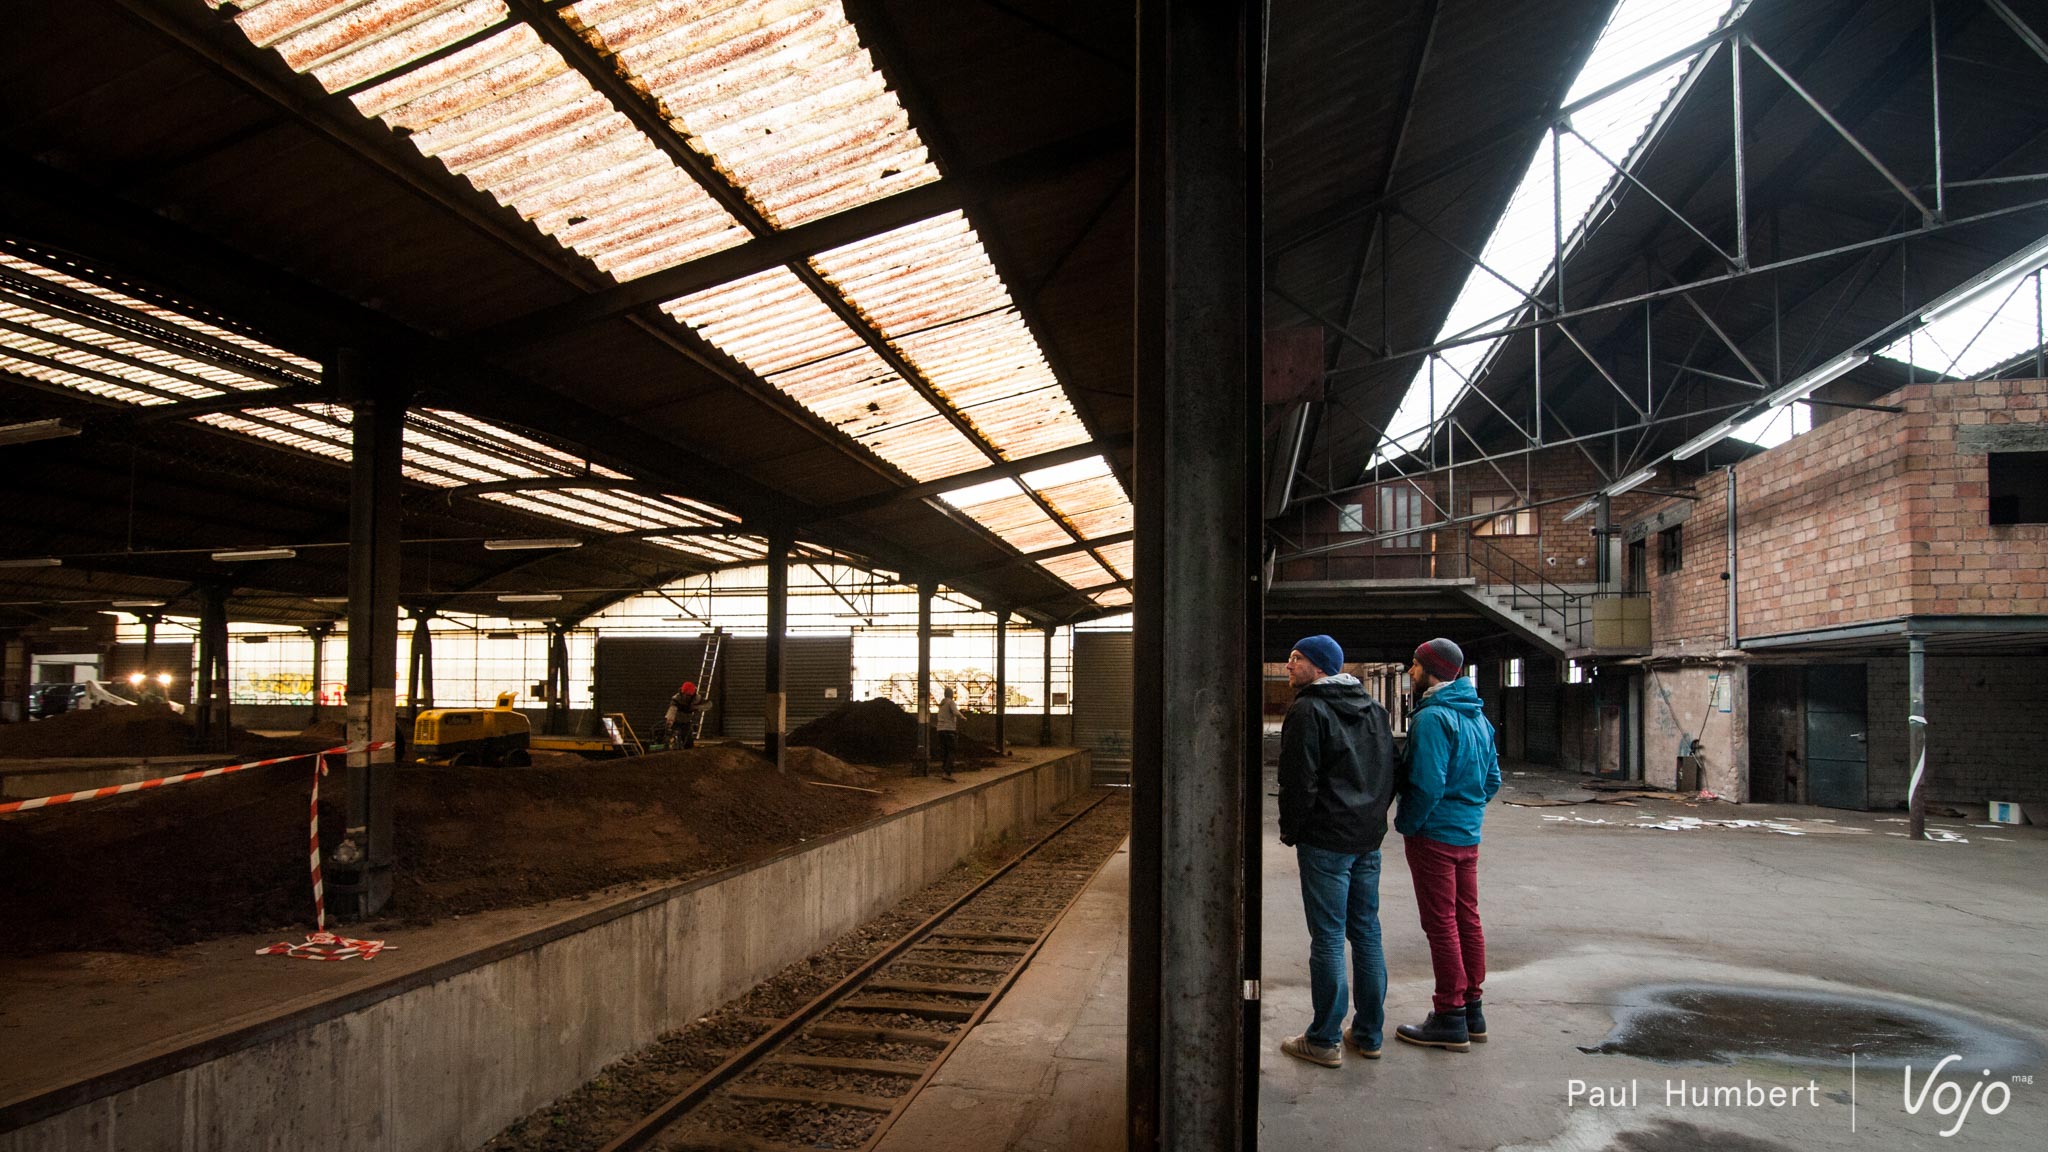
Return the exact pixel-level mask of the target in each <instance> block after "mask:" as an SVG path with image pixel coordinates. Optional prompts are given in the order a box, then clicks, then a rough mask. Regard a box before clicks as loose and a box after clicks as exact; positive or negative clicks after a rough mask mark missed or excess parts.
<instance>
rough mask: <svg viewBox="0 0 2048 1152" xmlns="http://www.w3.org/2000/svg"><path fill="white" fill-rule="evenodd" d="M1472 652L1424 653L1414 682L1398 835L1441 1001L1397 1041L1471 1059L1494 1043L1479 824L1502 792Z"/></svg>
mask: <svg viewBox="0 0 2048 1152" xmlns="http://www.w3.org/2000/svg"><path fill="white" fill-rule="evenodd" d="M1464 667H1465V653H1464V652H1463V651H1462V650H1460V649H1459V647H1458V646H1457V645H1456V644H1453V643H1451V642H1450V641H1449V640H1445V639H1442V638H1438V639H1435V640H1431V641H1429V642H1427V643H1425V644H1423V645H1422V646H1421V647H1419V648H1417V649H1416V650H1415V661H1414V663H1412V664H1410V665H1409V666H1408V678H1409V680H1410V682H1412V683H1413V684H1414V686H1415V692H1416V695H1417V697H1418V699H1417V701H1416V705H1415V711H1414V712H1413V713H1412V714H1411V715H1410V716H1409V719H1408V771H1407V774H1406V779H1405V780H1404V781H1403V782H1402V785H1401V811H1400V814H1399V815H1398V816H1396V817H1395V818H1394V828H1395V830H1396V831H1398V832H1400V833H1401V836H1402V845H1403V847H1404V848H1405V849H1406V851H1407V856H1408V873H1409V876H1410V877H1411V878H1412V879H1413V880H1414V882H1415V907H1416V909H1417V910H1418V911H1419V912H1421V914H1422V933H1423V935H1425V936H1427V937H1429V961H1430V967H1431V968H1433V969H1435V970H1436V995H1435V997H1434V999H1433V1002H1432V1004H1431V1011H1430V1014H1429V1018H1428V1019H1426V1020H1424V1021H1423V1022H1422V1023H1420V1024H1403V1025H1401V1026H1400V1027H1399V1028H1397V1029H1395V1030H1394V1034H1395V1035H1396V1036H1399V1037H1400V1038H1401V1039H1403V1040H1405V1041H1407V1042H1408V1043H1410V1044H1420V1045H1423V1046H1425V1047H1430V1048H1447V1049H1450V1050H1451V1051H1454V1052H1469V1051H1471V1049H1472V1041H1474V1040H1478V1041H1481V1042H1484V1041H1485V1040H1486V1017H1485V1015H1484V1014H1483V1013H1482V1012H1481V1008H1480V993H1481V991H1482V985H1484V984H1485V983H1486V937H1485V936H1484V935H1483V934H1482V933H1481V932H1480V928H1479V825H1480V822H1481V820H1482V819H1483V818H1484V817H1485V815H1486V804H1487V801H1489V800H1492V799H1493V794H1494V793H1496V792H1498V791H1500V756H1499V755H1498V753H1497V752H1496V750H1495V748H1494V743H1493V724H1492V722H1490V721H1489V720H1487V718H1486V713H1485V712H1483V711H1481V710H1480V703H1479V693H1478V692H1477V691H1476V690H1474V689H1473V687H1472V682H1471V681H1470V680H1467V679H1465V678H1464V677H1462V676H1460V675H1459V673H1460V672H1462V671H1463V670H1464Z"/></svg>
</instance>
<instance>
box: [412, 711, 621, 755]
mask: <svg viewBox="0 0 2048 1152" xmlns="http://www.w3.org/2000/svg"><path fill="white" fill-rule="evenodd" d="M518 696H519V694H518V693H517V692H500V693H498V702H497V704H496V705H494V706H493V707H490V708H429V709H427V710H426V711H424V712H421V713H420V714H419V716H418V717H417V718H415V719H414V720H413V724H412V749H413V757H414V758H415V759H417V760H419V761H420V762H421V763H424V764H440V765H447V766H449V767H455V768H461V767H468V766H471V765H483V766H486V767H492V768H496V767H508V768H521V767H525V766H526V765H528V764H531V763H533V756H532V750H533V749H536V748H538V749H543V750H546V751H551V752H575V753H577V754H579V755H582V756H587V757H610V756H638V755H640V754H642V753H643V752H645V751H646V750H647V749H646V748H645V747H644V746H642V745H641V743H640V738H639V737H638V736H637V735H635V734H634V732H633V726H632V725H631V724H628V723H627V722H626V717H625V715H624V714H623V713H618V712H612V713H607V714H606V715H604V716H602V717H600V718H599V721H600V726H601V729H602V731H601V732H600V733H599V734H598V735H596V736H535V735H534V734H533V722H532V721H530V720H528V719H527V718H526V717H525V716H524V715H522V714H521V713H519V712H517V711H514V710H513V708H512V702H513V701H514V700H516V699H518Z"/></svg>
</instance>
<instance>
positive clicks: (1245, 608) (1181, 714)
mask: <svg viewBox="0 0 2048 1152" xmlns="http://www.w3.org/2000/svg"><path fill="white" fill-rule="evenodd" d="M1265 26H1266V11H1265V4H1264V3H1262V2H1257V0H1254V2H1248V3H1238V4H1206V5H1197V4H1191V3H1186V2H1176V0H1140V2H1139V5H1138V116H1137V125H1138V147H1137V171H1138V176H1137V189H1138V204H1137V213H1138V217H1137V221H1138V223H1137V262H1136V277H1135V279H1136V310H1137V314H1136V325H1135V328H1136V349H1135V362H1134V372H1133V382H1134V386H1135V387H1134V413H1133V415H1134V424H1135V438H1134V444H1133V447H1134V453H1135V456H1134V459H1135V466H1134V467H1133V469H1132V474H1133V475H1134V476H1135V477H1137V483H1136V491H1135V492H1134V493H1133V495H1134V497H1135V500H1136V504H1135V512H1136V523H1135V532H1136V543H1137V554H1136V567H1137V572H1136V581H1135V585H1134V587H1135V591H1136V602H1135V604H1134V608H1133V616H1134V628H1133V632H1134V634H1133V637H1132V649H1133V656H1132V684H1133V699H1132V725H1131V728H1132V733H1131V735H1132V744H1131V768H1132V773H1131V779H1132V797H1131V800H1132V804H1131V809H1132V811H1131V897H1130V915H1131V939H1130V991H1129V999H1128V1004H1129V1007H1128V1013H1129V1015H1128V1026H1127V1049H1126V1051H1127V1071H1126V1075H1127V1080H1126V1096H1125V1098H1126V1101H1127V1115H1128V1121H1127V1123H1128V1130H1127V1141H1126V1144H1127V1147H1128V1148H1129V1149H1131V1152H1152V1150H1154V1149H1160V1148H1171V1149H1175V1150H1176V1152H1219V1150H1223V1149H1238V1148H1245V1147H1250V1146H1251V1145H1252V1143H1253V1142H1254V1141H1255V1139H1256V1137H1255V1134H1254V1132H1255V1129H1254V1127H1253V1126H1254V1125H1255V1123H1256V1114H1257V1102H1256V1091H1257V1075H1258V1071H1257V1070H1258V1063H1257V1059H1256V1057H1255V1056H1253V1055H1252V1054H1251V1046H1252V1045H1254V1044H1256V1040H1257V1032H1258V1029H1257V1018H1258V1017H1257V1012H1258V1003H1257V1000H1258V982H1257V975H1258V973H1257V970H1256V966H1255V965H1256V959H1257V957H1256V950H1255V947H1248V945H1249V944H1250V943H1251V941H1249V939H1248V936H1247V926H1248V925H1251V924H1256V923H1257V911H1256V907H1255V906H1254V905H1253V903H1252V901H1253V900H1255V896H1254V895H1253V892H1252V889H1251V887H1250V877H1252V876H1255V875H1256V872H1257V867H1258V861H1257V859H1256V857H1255V856H1253V855H1251V854H1250V853H1248V851H1247V845H1249V844H1252V843H1256V839H1257V832H1256V824H1257V818H1256V816H1252V815H1250V813H1251V812H1252V811H1253V809H1252V808H1251V804H1252V802H1253V800H1254V798H1256V797H1259V796H1261V795H1262V793H1263V789H1262V788H1261V787H1260V784H1259V776H1258V774H1257V772H1258V769H1257V767H1256V766H1257V763H1258V760H1257V751H1258V749H1257V746H1258V734H1257V729H1256V728H1254V727H1252V726H1253V725H1254V724H1256V722H1257V718H1256V715H1255V714H1254V713H1252V712H1250V711H1249V710H1248V707H1247V702H1248V701H1249V699H1250V698H1251V697H1250V693H1251V691H1252V685H1253V684H1255V682H1256V680H1257V677H1256V675H1255V674H1254V673H1253V671H1252V670H1253V669H1254V668H1255V667H1256V661H1257V660H1258V659H1259V652H1258V634H1257V632H1256V630H1255V628H1256V626H1255V624H1254V621H1255V620H1256V619H1257V613H1258V610H1259V597H1258V589H1259V584H1258V576H1259V559H1260V558H1259V556H1258V552H1257V548H1256V541H1257V539H1258V536H1259V533H1258V530H1257V525H1258V515H1259V508H1260V491H1259V479H1260V467H1259V428H1260V425H1259V400H1260V376H1259V340H1258V332H1259V327H1260V319H1261V318H1260V315H1259V300H1260V295H1261V293H1260V287H1259V263H1260V259H1259V257H1260V252H1259V247H1258V241H1257V237H1258V236H1259V228H1260V226H1259V196H1258V165H1259V159H1260V151H1261V146H1260V141H1259V130H1260V125H1261V121H1262V117H1263V90H1264V69H1265ZM1169 398H1170V399H1169Z"/></svg>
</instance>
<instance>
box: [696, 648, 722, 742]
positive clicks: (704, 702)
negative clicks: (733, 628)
mask: <svg viewBox="0 0 2048 1152" xmlns="http://www.w3.org/2000/svg"><path fill="white" fill-rule="evenodd" d="M724 647H725V629H723V628H713V629H712V630H711V631H709V632H707V633H705V634H704V659H703V661H702V662H700V663H699V664H698V666H697V707H695V708H694V709H692V710H691V711H690V742H691V743H693V744H694V743H696V742H697V740H698V739H699V738H700V737H702V736H703V735H704V713H705V712H706V711H708V710H709V708H710V700H711V678H712V677H714V676H716V675H718V653H719V650H720V649H722V648H724Z"/></svg>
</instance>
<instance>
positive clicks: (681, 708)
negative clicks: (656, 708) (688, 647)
mask: <svg viewBox="0 0 2048 1152" xmlns="http://www.w3.org/2000/svg"><path fill="white" fill-rule="evenodd" d="M696 711H697V683H696V681H694V680H685V681H683V686H682V687H680V688H678V689H676V694H675V695H673V696H671V697H669V698H668V714H667V716H666V717H665V718H664V719H666V721H667V722H668V740H667V743H668V746H669V747H670V748H695V747H696V746H697V719H696V715H695V713H696Z"/></svg>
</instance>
